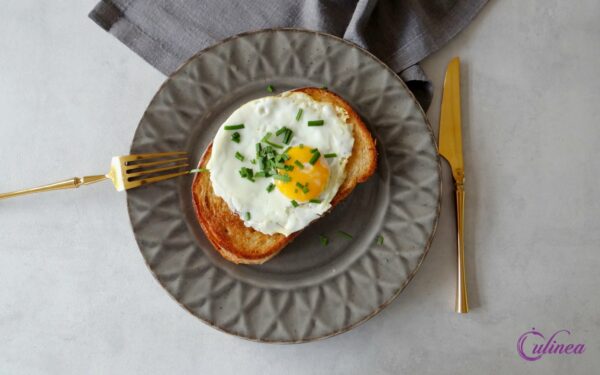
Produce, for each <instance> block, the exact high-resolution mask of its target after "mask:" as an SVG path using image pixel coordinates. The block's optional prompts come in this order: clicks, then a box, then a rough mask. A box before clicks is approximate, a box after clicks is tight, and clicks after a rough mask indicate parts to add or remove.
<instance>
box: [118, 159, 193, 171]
mask: <svg viewBox="0 0 600 375" xmlns="http://www.w3.org/2000/svg"><path fill="white" fill-rule="evenodd" d="M142 160H143V159H142ZM180 161H188V158H176V159H164V160H158V161H151V162H147V163H136V164H128V165H127V166H126V168H127V170H128V171H132V170H134V169H138V168H145V167H152V166H155V165H161V164H168V163H175V162H180Z"/></svg>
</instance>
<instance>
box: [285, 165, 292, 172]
mask: <svg viewBox="0 0 600 375" xmlns="http://www.w3.org/2000/svg"><path fill="white" fill-rule="evenodd" d="M283 169H285V170H286V171H293V170H294V166H293V165H284V166H283Z"/></svg>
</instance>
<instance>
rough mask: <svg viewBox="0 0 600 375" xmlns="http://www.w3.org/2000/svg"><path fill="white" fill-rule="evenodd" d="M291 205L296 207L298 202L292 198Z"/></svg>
mask: <svg viewBox="0 0 600 375" xmlns="http://www.w3.org/2000/svg"><path fill="white" fill-rule="evenodd" d="M292 206H294V207H298V202H296V201H295V200H293V199H292Z"/></svg>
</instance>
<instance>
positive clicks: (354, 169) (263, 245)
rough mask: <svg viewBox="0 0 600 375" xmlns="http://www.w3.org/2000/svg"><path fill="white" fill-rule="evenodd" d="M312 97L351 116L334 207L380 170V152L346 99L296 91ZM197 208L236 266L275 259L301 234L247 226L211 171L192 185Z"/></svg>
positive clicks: (217, 244)
mask: <svg viewBox="0 0 600 375" xmlns="http://www.w3.org/2000/svg"><path fill="white" fill-rule="evenodd" d="M292 92H302V93H305V94H307V95H309V96H311V97H312V98H313V99H314V100H317V101H320V102H327V103H331V104H332V105H334V106H336V107H341V108H343V109H344V110H345V111H346V112H347V113H348V118H347V120H346V123H347V124H348V126H350V127H352V134H353V136H354V146H353V147H352V154H351V156H350V158H349V159H348V162H347V164H346V170H345V171H346V178H345V179H344V181H343V182H342V184H341V185H340V187H339V190H338V192H337V194H336V195H335V197H334V198H333V200H332V201H331V205H332V206H335V205H336V204H338V203H339V202H341V201H342V200H343V199H344V198H346V197H347V196H348V195H349V194H350V193H351V192H352V190H354V188H355V187H356V185H357V184H359V183H361V182H364V181H366V180H367V179H368V178H369V177H370V176H371V175H372V174H373V173H374V172H375V168H376V167H377V150H376V148H375V141H374V140H373V137H372V136H371V133H370V132H369V130H368V129H367V127H366V126H365V124H364V122H363V121H362V120H361V118H360V116H359V115H358V114H357V113H356V112H355V111H354V110H353V109H352V107H350V105H348V103H346V101H345V100H344V99H342V98H341V97H339V96H338V95H336V94H334V93H332V92H331V91H328V90H325V89H318V88H314V87H307V88H301V89H296V90H292ZM211 151H212V144H211V145H209V146H208V148H207V149H206V151H205V152H204V155H203V156H202V159H201V160H200V165H199V167H200V168H204V167H206V164H207V163H208V161H209V160H210V155H211ZM192 194H193V198H194V206H195V209H196V216H197V217H198V221H199V222H200V225H201V226H202V229H203V230H204V233H206V236H207V237H208V240H209V241H210V242H211V243H212V244H213V246H214V247H215V249H216V250H217V251H218V252H219V253H221V255H222V256H223V257H224V258H225V259H227V260H229V261H231V262H234V263H244V264H260V263H264V262H266V261H267V260H269V259H271V258H272V257H273V256H275V255H276V254H277V253H278V252H279V251H281V249H283V248H284V247H285V246H286V245H287V244H288V243H290V242H291V241H292V240H293V239H294V238H295V237H296V236H297V235H298V234H300V232H301V231H298V232H295V233H292V234H291V235H289V236H287V237H286V236H284V235H283V234H273V235H267V234H264V233H261V232H258V231H256V230H254V229H253V228H250V227H246V226H245V225H244V222H243V221H242V219H241V218H240V217H239V216H238V215H237V214H235V213H234V212H232V211H231V210H230V209H229V207H228V206H227V203H225V201H224V200H223V199H221V198H220V197H218V196H217V195H215V193H214V191H213V189H212V184H211V182H210V176H209V172H205V173H198V174H197V175H196V177H195V179H194V183H193V185H192Z"/></svg>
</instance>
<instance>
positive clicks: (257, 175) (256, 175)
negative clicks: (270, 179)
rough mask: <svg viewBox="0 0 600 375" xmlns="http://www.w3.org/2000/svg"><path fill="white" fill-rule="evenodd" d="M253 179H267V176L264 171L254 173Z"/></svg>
mask: <svg viewBox="0 0 600 375" xmlns="http://www.w3.org/2000/svg"><path fill="white" fill-rule="evenodd" d="M254 177H267V174H266V173H265V172H264V171H260V172H256V173H255V174H254Z"/></svg>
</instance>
